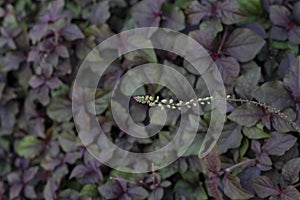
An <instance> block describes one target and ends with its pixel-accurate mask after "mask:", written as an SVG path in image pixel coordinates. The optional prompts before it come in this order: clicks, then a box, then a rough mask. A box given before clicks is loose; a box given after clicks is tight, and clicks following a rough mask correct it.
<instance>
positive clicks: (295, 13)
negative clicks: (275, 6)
mask: <svg viewBox="0 0 300 200" xmlns="http://www.w3.org/2000/svg"><path fill="white" fill-rule="evenodd" d="M299 13H300V2H299V1H298V2H296V3H295V5H294V7H293V17H294V20H295V21H296V22H297V23H298V24H300V15H299Z"/></svg>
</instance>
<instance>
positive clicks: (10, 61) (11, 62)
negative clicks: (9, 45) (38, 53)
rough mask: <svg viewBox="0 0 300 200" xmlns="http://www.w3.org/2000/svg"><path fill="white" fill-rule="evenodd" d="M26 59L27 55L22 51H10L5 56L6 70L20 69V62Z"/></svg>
mask: <svg viewBox="0 0 300 200" xmlns="http://www.w3.org/2000/svg"><path fill="white" fill-rule="evenodd" d="M25 60H26V56H25V55H24V54H23V53H21V52H19V53H12V52H8V53H7V54H6V56H5V58H4V62H5V64H4V66H5V71H11V70H16V69H18V68H19V66H20V64H21V63H22V62H23V61H25Z"/></svg>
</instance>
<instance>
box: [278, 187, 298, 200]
mask: <svg viewBox="0 0 300 200" xmlns="http://www.w3.org/2000/svg"><path fill="white" fill-rule="evenodd" d="M280 199H281V200H296V199H300V193H299V191H298V190H297V189H296V188H295V187H294V186H287V187H284V188H283V189H282V190H281V195H280Z"/></svg>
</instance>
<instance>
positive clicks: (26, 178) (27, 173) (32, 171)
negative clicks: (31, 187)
mask: <svg viewBox="0 0 300 200" xmlns="http://www.w3.org/2000/svg"><path fill="white" fill-rule="evenodd" d="M38 170H39V168H38V167H31V168H29V169H27V170H26V171H25V172H24V174H23V181H24V183H28V182H29V181H31V180H32V179H33V177H34V176H35V175H36V173H37V171H38Z"/></svg>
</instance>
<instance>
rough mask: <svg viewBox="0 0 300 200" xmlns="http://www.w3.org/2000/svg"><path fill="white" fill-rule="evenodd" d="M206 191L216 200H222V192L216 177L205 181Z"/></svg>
mask: <svg viewBox="0 0 300 200" xmlns="http://www.w3.org/2000/svg"><path fill="white" fill-rule="evenodd" d="M207 191H208V193H209V195H210V196H212V197H214V198H215V199H216V200H223V194H222V192H221V191H220V189H219V188H218V179H217V178H215V179H212V180H209V182H208V183H207Z"/></svg>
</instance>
